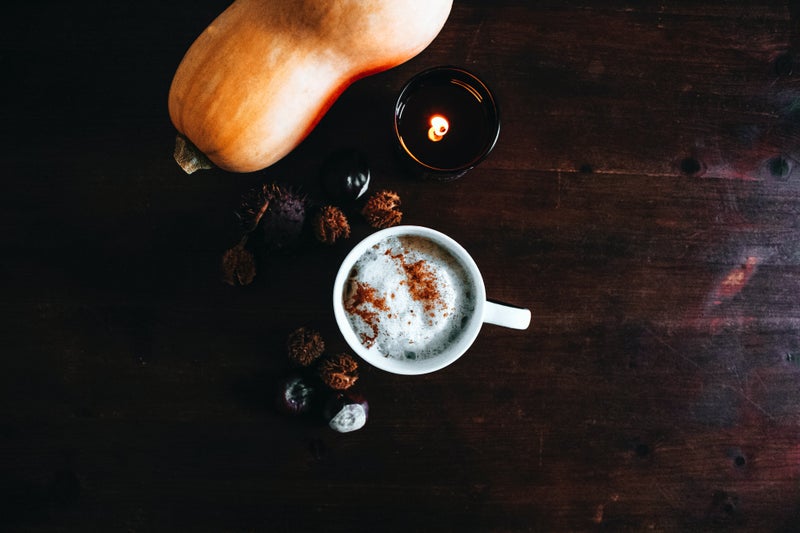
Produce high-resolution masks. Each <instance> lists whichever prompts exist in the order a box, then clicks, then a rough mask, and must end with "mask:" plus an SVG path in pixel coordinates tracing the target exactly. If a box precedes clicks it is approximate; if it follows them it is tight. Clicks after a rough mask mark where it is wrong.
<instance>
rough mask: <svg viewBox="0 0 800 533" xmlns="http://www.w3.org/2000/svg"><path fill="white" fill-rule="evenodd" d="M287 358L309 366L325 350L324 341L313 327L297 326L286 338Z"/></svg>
mask: <svg viewBox="0 0 800 533" xmlns="http://www.w3.org/2000/svg"><path fill="white" fill-rule="evenodd" d="M286 350H287V352H288V353H289V359H291V360H292V361H293V362H294V363H297V364H298V365H300V366H309V365H310V364H311V363H313V362H314V361H316V360H317V358H318V357H319V356H320V355H322V352H324V351H325V341H323V340H322V337H321V336H320V334H319V333H318V332H316V331H314V330H313V329H309V328H305V327H302V328H297V329H296V330H294V331H293V332H292V333H290V334H289V338H288V339H286Z"/></svg>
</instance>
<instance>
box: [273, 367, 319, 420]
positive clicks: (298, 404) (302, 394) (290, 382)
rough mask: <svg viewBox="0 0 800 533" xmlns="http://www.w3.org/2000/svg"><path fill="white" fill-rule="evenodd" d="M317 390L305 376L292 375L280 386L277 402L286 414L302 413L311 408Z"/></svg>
mask: <svg viewBox="0 0 800 533" xmlns="http://www.w3.org/2000/svg"><path fill="white" fill-rule="evenodd" d="M315 394H316V391H315V390H314V387H312V386H311V385H310V384H309V383H308V382H307V381H306V380H305V379H304V378H303V377H301V376H290V377H288V378H286V379H285V380H284V381H283V382H282V383H281V385H280V387H279V388H278V397H277V400H276V404H277V407H278V409H279V410H280V411H281V412H283V413H286V414H290V415H300V414H303V413H307V412H308V411H310V410H311V405H312V401H313V399H314V396H315Z"/></svg>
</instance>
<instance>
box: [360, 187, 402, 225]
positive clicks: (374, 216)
mask: <svg viewBox="0 0 800 533" xmlns="http://www.w3.org/2000/svg"><path fill="white" fill-rule="evenodd" d="M361 214H362V215H364V218H365V219H366V220H367V222H368V223H369V225H370V226H372V227H373V228H377V229H383V228H388V227H391V226H396V225H397V224H400V221H401V220H402V219H403V212H402V211H400V196H399V195H398V194H397V193H396V192H394V191H387V190H383V191H378V192H376V193H375V194H373V195H372V196H370V197H369V200H367V202H366V203H365V204H364V207H363V209H362V210H361Z"/></svg>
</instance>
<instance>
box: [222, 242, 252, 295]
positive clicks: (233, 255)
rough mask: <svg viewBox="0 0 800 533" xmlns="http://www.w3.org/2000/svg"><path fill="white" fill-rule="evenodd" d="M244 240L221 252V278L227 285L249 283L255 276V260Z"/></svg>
mask: <svg viewBox="0 0 800 533" xmlns="http://www.w3.org/2000/svg"><path fill="white" fill-rule="evenodd" d="M244 242H245V241H244V240H243V241H242V242H240V243H239V244H237V245H236V246H234V247H233V248H231V249H230V250H226V251H225V253H224V254H222V280H223V281H224V282H225V283H227V284H228V285H234V286H235V285H249V284H250V283H252V282H253V278H255V276H256V261H255V258H254V257H253V254H252V252H250V250H248V249H247V248H245V247H244Z"/></svg>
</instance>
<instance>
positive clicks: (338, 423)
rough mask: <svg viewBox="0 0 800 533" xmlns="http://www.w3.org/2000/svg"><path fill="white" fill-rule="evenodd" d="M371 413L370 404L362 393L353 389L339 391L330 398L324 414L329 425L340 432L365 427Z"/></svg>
mask: <svg viewBox="0 0 800 533" xmlns="http://www.w3.org/2000/svg"><path fill="white" fill-rule="evenodd" d="M368 415H369V404H368V403H367V400H366V399H365V398H364V396H362V395H361V394H359V393H357V392H353V391H345V392H338V393H335V394H333V395H331V397H330V398H328V401H327V403H326V404H325V408H324V409H323V416H324V417H325V421H326V422H327V423H328V426H329V427H330V428H331V429H333V430H334V431H338V432H339V433H349V432H351V431H356V430H358V429H361V428H362V427H364V424H366V423H367V416H368Z"/></svg>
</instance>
